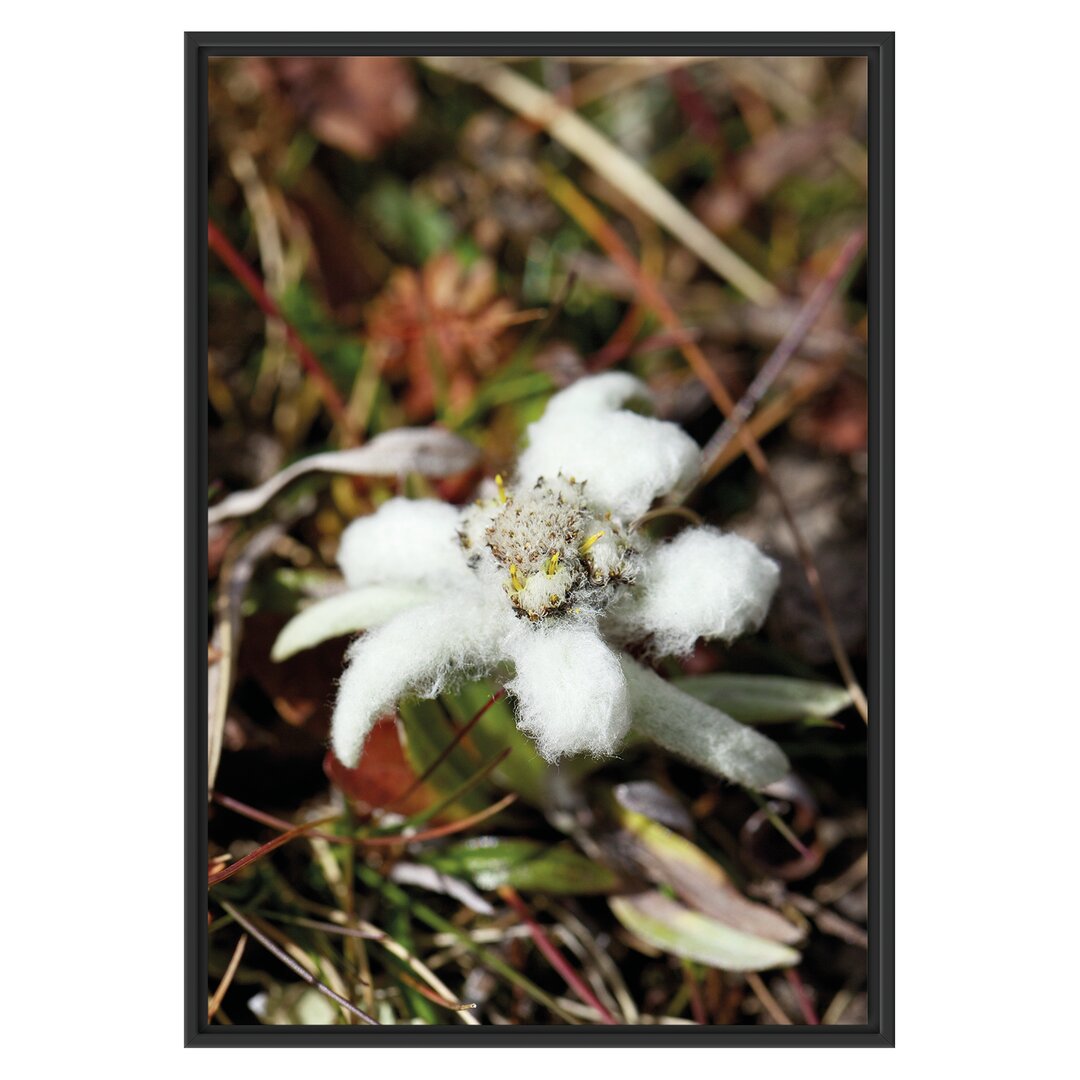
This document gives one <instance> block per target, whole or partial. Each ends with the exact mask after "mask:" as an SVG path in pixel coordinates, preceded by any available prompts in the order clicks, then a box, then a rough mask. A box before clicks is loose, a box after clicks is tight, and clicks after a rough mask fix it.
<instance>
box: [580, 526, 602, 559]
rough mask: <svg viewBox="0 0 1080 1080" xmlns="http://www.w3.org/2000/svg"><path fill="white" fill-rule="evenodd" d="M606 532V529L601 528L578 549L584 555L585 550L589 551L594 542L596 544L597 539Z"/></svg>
mask: <svg viewBox="0 0 1080 1080" xmlns="http://www.w3.org/2000/svg"><path fill="white" fill-rule="evenodd" d="M605 532H607V530H606V529H601V530H600V531H599V532H598V533H593V534H592V536H590V537H589V539H588V540H586V541H585V543H584V544H582V545H581V547H579V548H578V551H579V552H581V554H582V555H584V554H585V552H587V551H588V550H589V548H591V547H592V546H593V544H595V543H596V541H597V540H599V539H600V537H601V536H603V535H604V533H605Z"/></svg>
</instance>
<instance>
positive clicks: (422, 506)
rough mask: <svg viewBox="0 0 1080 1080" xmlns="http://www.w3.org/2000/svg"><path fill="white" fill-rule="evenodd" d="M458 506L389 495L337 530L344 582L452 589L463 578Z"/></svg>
mask: <svg viewBox="0 0 1080 1080" xmlns="http://www.w3.org/2000/svg"><path fill="white" fill-rule="evenodd" d="M459 521H460V513H459V511H458V509H457V508H456V507H454V506H451V505H450V504H449V503H444V502H440V501H439V500H438V499H390V500H389V502H385V503H383V505H382V506H380V507H379V509H378V510H376V511H375V513H374V514H371V515H369V516H368V517H362V518H357V520H356V521H354V522H352V523H351V524H350V525H349V526H348V527H347V528H346V529H345V531H344V532H343V533H342V534H341V547H340V548H339V550H338V558H337V561H338V565H339V566H340V567H341V569H342V571H343V573H344V574H345V580H346V581H347V582H348V583H349V585H350V586H352V587H353V588H356V587H357V586H358V585H367V584H370V583H373V582H387V581H398V582H402V581H404V582H413V583H417V584H423V585H428V586H430V587H432V588H435V589H446V588H453V587H455V586H456V585H459V584H461V583H462V581H463V579H465V578H466V576H467V566H466V563H465V556H464V553H463V552H462V550H461V544H460V542H459V540H458V535H457V530H458V523H459Z"/></svg>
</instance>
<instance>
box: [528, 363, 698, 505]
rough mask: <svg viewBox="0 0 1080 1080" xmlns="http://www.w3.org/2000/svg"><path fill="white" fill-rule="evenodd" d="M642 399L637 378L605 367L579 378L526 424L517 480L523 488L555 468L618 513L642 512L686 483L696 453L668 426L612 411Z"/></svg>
mask: <svg viewBox="0 0 1080 1080" xmlns="http://www.w3.org/2000/svg"><path fill="white" fill-rule="evenodd" d="M638 397H643V398H645V399H646V400H647V399H648V392H647V390H646V388H645V386H644V384H643V383H641V382H639V381H638V380H637V379H635V378H633V377H632V376H630V375H624V374H622V373H619V372H612V373H609V374H607V375H599V376H596V377H595V378H590V379H582V380H581V381H580V382H577V383H575V384H574V385H573V386H571V387H569V388H568V389H566V390H563V391H562V393H559V394H556V395H555V397H553V398H552V399H551V401H550V402H549V403H548V407H547V411H546V412H545V413H544V416H543V417H542V419H540V420H538V421H537V422H536V423H535V424H531V425H529V430H528V440H529V445H528V447H527V449H526V450H525V452H524V453H523V454H522V455H521V457H520V458H519V459H518V474H517V475H518V483H519V484H520V485H524V486H528V485H531V484H533V483H535V482H536V480H538V479H539V478H540V477H542V476H543V477H547V478H549V479H552V478H554V477H555V476H556V475H557V474H558V473H560V472H561V473H562V474H563V475H564V476H567V477H574V478H575V479H576V480H585V481H587V487H586V489H585V497H586V498H587V499H588V500H589V502H590V503H591V504H592V505H593V506H596V507H601V508H603V509H606V510H611V511H613V512H614V513H616V514H617V515H619V516H622V517H625V518H633V517H637V516H638V515H639V514H643V513H644V512H645V511H646V510H647V509H648V508H649V506H650V505H651V504H652V501H653V500H654V499H655V498H656V497H657V496H658V495H664V494H666V493H667V492H669V491H672V490H674V489H675V488H677V487H681V486H683V485H684V484H688V483H690V482H691V481H692V480H693V478H694V476H695V475H696V472H697V468H698V462H699V458H700V451H699V449H698V446H697V444H696V443H695V442H694V440H693V439H691V438H690V436H689V435H687V434H686V432H685V431H683V430H682V429H681V428H679V427H678V426H677V425H675V424H670V423H668V422H667V421H664V420H653V419H651V418H649V417H646V416H639V415H637V414H636V413H631V412H625V411H622V410H620V409H619V406H620V405H622V404H624V403H625V402H626V401H628V400H630V399H631V398H638Z"/></svg>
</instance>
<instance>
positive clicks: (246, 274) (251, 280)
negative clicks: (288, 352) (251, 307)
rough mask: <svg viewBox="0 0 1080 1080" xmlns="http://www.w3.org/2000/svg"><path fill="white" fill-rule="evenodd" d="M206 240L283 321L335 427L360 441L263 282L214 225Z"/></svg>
mask: <svg viewBox="0 0 1080 1080" xmlns="http://www.w3.org/2000/svg"><path fill="white" fill-rule="evenodd" d="M206 239H207V243H208V244H209V245H210V250H211V251H213V252H214V254H215V255H217V257H218V258H219V259H220V260H221V261H222V262H223V263H224V264H225V265H226V267H228V269H229V272H230V273H231V274H232V276H233V277H234V278H236V280H237V281H239V282H240V284H241V285H243V286H244V288H245V289H246V290H247V292H248V295H250V297H251V298H252V300H254V301H255V303H256V304H258V305H259V307H260V308H261V309H262V312H263V314H264V315H269V316H270V317H271V318H274V319H280V320H281V324H282V326H284V327H285V337H286V338H287V339H288V342H289V344H290V345H291V346H292V349H293V352H295V353H296V356H297V358H298V359H299V361H300V364H301V366H302V367H303V369H304V370H305V371H306V372H307V374H308V376H309V377H310V378H311V380H312V382H314V383H315V385H316V387H317V388H318V390H319V394H320V396H321V397H322V399H323V403H324V404H325V405H326V410H327V412H329V413H330V415H331V416H332V417H333V418H334V423H336V424H337V425H338V427H340V428H341V432H342V438H343V441H344V442H346V443H347V444H348V445H350V446H354V445H356V443H357V442H358V441H359V440H358V439H357V437H356V429H355V428H354V426H353V424H352V421H351V420H350V419H349V416H348V413H347V412H346V410H345V402H344V401H343V400H342V398H341V395H340V394H339V393H338V391H337V387H336V386H334V383H333V381H332V380H331V378H330V376H329V375H328V374H327V373H326V370H325V369H324V368H323V366H322V364H321V363H319V358H318V357H317V356H316V355H315V354H314V353H313V352H312V351H311V349H310V348H309V347H308V346H307V345H306V344H305V342H304V339H303V338H301V337H300V335H299V334H298V333H297V331H296V328H295V327H294V326H293V325H292V324H291V323H290V322H289V320H288V319H286V318H285V316H284V315H283V314H282V313H281V308H280V307H278V305H277V302H276V301H275V300H274V298H273V297H272V296H271V295H270V294H269V293H268V292H267V291H266V286H265V285H264V284H263V282H262V279H261V278H260V277H259V275H258V274H256V273H255V271H254V270H252V269H251V267H250V266H248V264H247V263H246V262H245V261H244V259H243V257H242V256H241V255H240V253H239V252H238V251H237V250H236V248H234V247H233V246H232V244H230V243H229V241H228V238H227V237H226V236H225V234H224V233H223V232H222V231H221V230H220V229H219V228H218V227H217V226H216V225H215V224H214V223H213V222H212V221H210V222H207V226H206Z"/></svg>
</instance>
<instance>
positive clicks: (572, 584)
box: [275, 373, 787, 786]
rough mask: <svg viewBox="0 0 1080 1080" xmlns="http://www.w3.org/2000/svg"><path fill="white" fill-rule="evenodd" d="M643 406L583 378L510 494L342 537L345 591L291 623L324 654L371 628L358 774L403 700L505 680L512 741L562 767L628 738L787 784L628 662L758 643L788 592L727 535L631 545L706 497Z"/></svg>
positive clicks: (389, 515)
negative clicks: (667, 507)
mask: <svg viewBox="0 0 1080 1080" xmlns="http://www.w3.org/2000/svg"><path fill="white" fill-rule="evenodd" d="M635 400H642V401H645V402H647V400H648V393H647V390H646V388H645V386H644V385H643V384H642V383H641V382H639V381H638V380H637V379H635V378H633V377H632V376H629V375H626V374H621V373H611V374H606V375H601V376H597V377H594V378H588V379H583V380H581V381H580V382H578V383H576V384H574V385H573V386H571V387H570V388H569V389H566V390H564V391H562V392H561V393H559V394H556V395H555V396H554V397H553V398H552V399H551V402H550V403H549V405H548V408H547V411H546V413H545V414H544V416H543V418H542V419H541V420H540V421H538V422H537V423H534V424H532V425H531V426H530V427H529V429H528V433H527V434H528V447H527V449H526V450H525V451H524V453H523V454H522V456H521V458H520V459H519V461H518V466H517V472H516V475H515V476H514V477H513V480H512V482H511V483H510V484H505V483H504V482H503V480H502V478H501V477H496V479H495V483H494V484H493V485H491V487H490V489H489V490H488V491H487V492H486V495H485V497H484V498H481V499H479V500H477V502H476V503H475V504H474V505H472V506H470V507H468V508H466V509H464V510H459V509H457V508H455V507H453V506H450V505H448V504H446V503H442V502H438V501H435V500H415V501H410V500H407V499H400V498H397V499H391V500H390V501H389V502H387V503H386V504H384V505H383V506H382V507H381V508H380V509H379V510H378V511H377V512H376V513H374V514H372V515H371V516H369V517H365V518H361V519H360V520H358V521H355V522H353V523H352V524H351V525H349V527H348V528H347V529H346V530H345V533H344V534H343V536H342V542H341V549H340V553H339V557H338V560H339V563H340V565H341V567H342V570H343V571H344V574H345V578H346V581H347V582H348V584H349V586H350V587H351V591H350V592H348V593H345V594H343V595H342V596H340V597H335V598H334V599H332V600H330V601H324V602H323V604H322V605H316V608H315V609H309V611H308V612H304V613H301V615H300V616H299V617H298V618H297V620H295V623H296V624H298V626H299V627H300V631H301V636H302V630H303V624H302V623H303V620H305V619H306V620H307V621H309V622H311V621H312V620H313V612H316V611H318V609H319V608H321V609H322V610H321V613H319V614H318V615H316V616H314V617H315V618H318V619H319V620H321V622H320V631H319V636H324V637H325V636H329V635H328V628H329V629H330V630H331V631H333V632H337V633H340V632H343V631H344V630H346V629H354V628H357V627H358V626H376V627H377V628H376V629H374V630H371V631H370V632H369V633H366V634H364V635H363V636H361V637H360V638H358V639H357V640H356V642H355V643H354V644H353V645H352V646H351V647H350V649H349V652H348V654H347V660H348V665H347V667H346V670H345V673H344V675H343V677H342V680H341V685H340V690H339V693H338V698H337V703H336V706H335V709H334V718H333V727H332V742H333V748H334V751H335V753H336V754H337V756H338V757H339V758H340V759H341V760H342V761H343V762H344V763H345V764H346V765H355V764H356V762H357V761H358V759H359V757H360V753H361V751H362V749H363V745H364V740H365V739H366V737H367V734H368V732H369V731H370V730H371V728H372V726H373V725H374V724H375V722H376V721H377V720H378V719H379V717H380V716H382V715H384V714H385V713H387V712H389V711H391V710H392V709H393V708H394V706H395V704H396V703H397V701H398V700H399V698H401V697H403V696H405V695H416V696H420V697H434V696H436V695H437V694H439V693H440V692H442V691H443V690H444V689H446V688H447V687H449V686H451V685H452V683H453V682H454V681H456V680H459V679H462V678H466V677H480V676H485V675H489V674H492V673H493V672H494V671H495V670H496V669H497V668H499V667H500V666H501V665H504V664H505V665H510V666H512V668H513V677H512V678H511V679H510V680H509V681H508V682H506V689H507V691H508V692H509V694H510V695H511V696H512V697H513V699H514V702H515V705H516V714H517V722H518V725H519V727H520V728H521V729H522V730H523V731H525V732H526V733H527V734H528V735H530V736H531V737H532V738H533V739H534V740H535V742H536V744H537V747H538V748H539V751H540V753H541V754H542V755H543V756H544V757H545V758H547V759H548V760H549V761H556V760H558V758H559V757H561V756H562V755H564V754H577V753H589V754H594V755H604V756H606V755H610V754H612V753H614V752H615V751H616V750H617V749H618V748H619V746H620V744H621V743H622V742H623V740H624V738H625V737H626V736H627V733H628V732H629V730H630V727H631V724H632V723H633V724H634V725H635V726H637V727H640V728H641V730H642V731H643V733H644V734H646V735H648V736H650V737H652V738H653V739H654V740H655V741H657V742H659V743H661V744H662V745H665V746H667V747H669V748H670V749H672V750H674V751H676V752H678V753H682V754H684V755H686V756H689V757H691V758H693V759H695V760H697V761H699V762H701V763H705V764H707V765H711V766H712V767H714V768H715V769H716V770H717V771H719V772H721V773H723V774H724V775H727V776H729V777H731V778H732V779H735V780H738V781H740V782H742V783H746V784H749V785H751V786H762V785H764V784H767V783H770V782H771V781H773V780H775V779H778V778H779V777H780V776H782V775H783V774H784V773H785V772H786V771H787V762H786V760H785V759H784V756H783V754H782V753H781V752H780V751H779V749H778V748H777V747H776V746H775V745H774V744H773V743H772V742H771V741H770V740H768V739H767V738H765V737H764V736H762V735H760V734H759V733H757V732H755V731H753V730H751V729H750V728H746V727H744V726H743V725H741V724H738V723H736V722H735V721H734V720H732V719H731V718H730V717H727V716H725V715H724V714H723V713H721V712H719V711H718V710H715V709H713V708H711V707H710V706H708V705H705V704H703V703H701V702H699V701H697V700H695V699H694V698H691V697H690V696H689V695H686V694H683V693H682V692H681V691H678V690H676V689H675V688H674V687H672V686H671V685H670V684H669V683H667V682H665V680H663V679H661V678H660V677H659V676H657V675H655V674H654V673H653V672H651V671H650V670H649V669H647V668H645V667H643V666H642V665H640V664H638V663H637V662H636V661H634V660H633V659H631V657H630V656H628V655H627V654H626V653H625V652H624V651H623V646H625V645H628V644H630V643H632V642H633V643H640V644H641V645H642V646H643V647H644V648H645V650H646V651H647V652H649V653H651V654H652V655H654V656H666V655H684V654H686V653H688V652H689V651H690V650H691V649H692V647H693V645H694V643H695V642H696V641H697V640H698V638H701V637H705V638H720V639H723V640H730V639H732V638H734V637H736V636H738V635H739V634H742V633H744V632H746V631H750V630H755V629H757V628H758V627H759V626H760V625H761V622H762V621H763V619H764V617H765V614H766V611H767V610H768V606H769V602H770V600H771V599H772V595H773V593H774V592H775V590H776V586H777V582H778V578H779V570H778V568H777V566H776V564H775V563H774V562H772V560H770V559H768V558H766V557H765V556H764V555H763V554H762V553H761V552H760V551H759V550H758V549H757V548H756V547H755V546H754V545H753V544H751V543H750V542H749V541H747V540H744V539H742V538H740V537H738V536H734V535H731V534H723V533H721V532H720V531H718V530H717V529H714V528H709V527H698V528H688V529H686V530H684V531H683V532H682V533H680V534H679V535H678V536H677V537H676V538H675V539H674V540H671V541H668V542H662V543H656V542H653V541H651V540H649V539H648V538H647V537H646V536H644V535H643V534H642V533H640V532H637V531H635V529H634V523H635V519H636V518H638V517H639V516H640V515H642V514H643V513H644V512H645V511H646V510H647V509H648V508H649V506H650V505H651V504H652V502H653V500H654V499H656V498H657V497H658V496H660V495H664V494H666V493H668V492H671V491H673V490H676V489H678V488H680V487H682V486H684V485H686V484H688V483H689V482H690V481H692V480H693V478H694V476H695V474H696V470H697V467H698V457H699V451H698V447H697V445H696V444H695V443H694V441H693V440H692V439H691V438H690V437H689V436H688V435H687V434H686V433H685V432H683V431H682V430H681V429H680V428H678V427H677V426H676V425H674V424H671V423H667V422H664V421H659V420H655V419H651V418H649V417H646V416H642V415H639V414H637V413H634V412H630V411H627V410H626V409H624V408H623V406H625V405H627V404H629V403H630V402H632V401H635ZM380 623H381V625H377V624H380ZM297 632H298V631H297V629H296V627H293V628H292V629H291V630H290V628H286V631H285V633H284V634H283V638H282V640H281V641H279V644H278V647H277V648H276V649H275V653H276V654H277V655H284V654H285V653H287V652H289V651H295V646H292V647H290V644H289V641H288V636H289V635H290V634H292V635H293V636H294V637H295V636H296V634H297ZM283 643H284V644H283Z"/></svg>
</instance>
